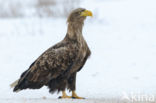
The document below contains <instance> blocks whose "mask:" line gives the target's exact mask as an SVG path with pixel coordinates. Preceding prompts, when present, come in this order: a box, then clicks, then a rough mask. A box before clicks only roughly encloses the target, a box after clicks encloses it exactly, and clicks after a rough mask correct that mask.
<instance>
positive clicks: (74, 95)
mask: <svg viewBox="0 0 156 103" xmlns="http://www.w3.org/2000/svg"><path fill="white" fill-rule="evenodd" d="M72 98H73V99H85V98H83V97H79V96H77V94H76V93H75V91H72Z"/></svg>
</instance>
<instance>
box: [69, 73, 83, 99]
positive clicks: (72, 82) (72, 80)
mask: <svg viewBox="0 0 156 103" xmlns="http://www.w3.org/2000/svg"><path fill="white" fill-rule="evenodd" d="M68 89H69V90H70V91H72V96H71V97H72V98H73V99H84V98H83V97H79V96H78V95H77V94H76V92H75V89H76V73H74V74H72V75H71V76H70V78H69V79H68Z"/></svg>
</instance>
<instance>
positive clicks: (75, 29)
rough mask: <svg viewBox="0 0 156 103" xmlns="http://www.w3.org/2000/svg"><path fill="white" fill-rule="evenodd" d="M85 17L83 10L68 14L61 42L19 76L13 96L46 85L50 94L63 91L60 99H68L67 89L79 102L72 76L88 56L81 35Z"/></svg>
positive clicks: (73, 76) (89, 13)
mask: <svg viewBox="0 0 156 103" xmlns="http://www.w3.org/2000/svg"><path fill="white" fill-rule="evenodd" d="M86 16H92V13H91V12H90V11H88V10H86V9H83V8H78V9H75V10H73V11H72V13H71V14H70V15H69V17H68V19H67V23H68V29H67V34H66V36H65V38H64V39H63V40H62V41H61V42H59V43H58V44H56V45H54V46H52V47H51V48H49V49H48V50H46V51H45V52H44V53H43V54H42V55H41V56H39V57H38V58H37V60H36V61H35V62H33V63H32V64H31V66H30V67H29V69H28V70H26V71H25V72H24V73H22V75H21V77H20V79H19V80H17V81H16V82H15V83H13V84H12V86H14V89H13V91H14V92H16V91H20V90H23V89H27V88H30V89H39V88H41V87H42V86H44V85H46V86H48V87H49V91H50V92H51V93H53V92H55V91H58V92H59V91H63V96H62V98H70V97H69V96H67V95H66V94H65V92H64V91H65V89H66V88H67V89H69V90H70V91H72V92H73V93H72V97H75V98H78V99H81V97H78V96H77V95H76V93H75V92H74V91H75V83H76V74H77V72H78V71H80V70H81V69H82V67H83V66H84V64H85V62H86V60H87V59H88V57H89V56H90V54H91V52H90V50H89V47H88V46H87V43H86V41H85V40H84V38H83V35H82V28H83V24H84V20H85V19H86Z"/></svg>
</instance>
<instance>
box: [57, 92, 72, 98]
mask: <svg viewBox="0 0 156 103" xmlns="http://www.w3.org/2000/svg"><path fill="white" fill-rule="evenodd" d="M65 98H72V97H71V96H68V95H67V94H66V92H65V91H62V96H60V97H59V99H65Z"/></svg>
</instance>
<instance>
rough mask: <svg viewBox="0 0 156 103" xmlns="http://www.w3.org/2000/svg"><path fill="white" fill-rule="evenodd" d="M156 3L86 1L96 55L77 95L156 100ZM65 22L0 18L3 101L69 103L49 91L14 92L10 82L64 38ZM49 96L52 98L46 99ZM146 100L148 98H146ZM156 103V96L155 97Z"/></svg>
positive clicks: (87, 33) (99, 101) (101, 100)
mask: <svg viewBox="0 0 156 103" xmlns="http://www.w3.org/2000/svg"><path fill="white" fill-rule="evenodd" d="M155 4H156V1H155V0H84V1H83V2H82V4H81V6H82V7H85V8H87V9H89V10H92V11H93V14H94V18H87V20H86V22H85V26H84V32H83V34H84V37H85V39H86V40H87V42H88V45H89V47H90V49H91V51H92V55H91V57H90V59H89V60H88V61H87V63H86V65H85V66H84V68H83V69H82V71H81V72H79V73H78V76H77V93H78V95H80V96H83V97H86V98H87V99H86V100H80V101H77V100H76V101H75V100H74V102H75V103H77V102H78V103H87V102H89V103H94V102H96V103H105V102H106V103H107V102H110V101H111V100H110V99H108V101H107V98H118V99H117V100H116V99H114V100H115V101H118V100H120V99H123V97H128V99H129V98H132V97H133V96H134V95H135V96H136V97H138V98H139V96H143V95H145V96H147V97H148V98H150V97H153V96H156V82H155V81H156V63H155V61H156V12H155V11H156V6H155ZM65 33H66V19H56V18H47V19H39V18H25V19H0V81H1V84H0V102H1V103H3V102H4V103H21V102H23V103H36V102H38V103H39V101H40V102H41V103H50V102H56V103H62V102H64V103H66V102H72V101H73V100H67V101H66V100H56V99H55V98H57V97H58V96H59V95H60V94H59V95H57V94H53V95H51V94H49V93H48V89H47V88H46V87H43V88H42V89H40V90H25V91H21V92H19V93H13V92H12V89H11V88H10V87H9V85H10V83H12V82H13V81H14V80H16V79H17V78H19V76H20V74H21V73H22V72H23V71H24V70H26V69H27V68H28V67H29V65H30V64H31V63H32V62H33V61H34V60H35V59H36V58H37V57H38V56H39V55H40V54H41V53H42V52H44V51H45V50H46V49H47V48H49V47H50V46H52V45H54V44H55V43H57V42H58V41H60V40H62V39H63V38H64V36H65ZM42 98H48V99H42ZM143 98H145V97H143ZM154 99H156V98H154Z"/></svg>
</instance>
